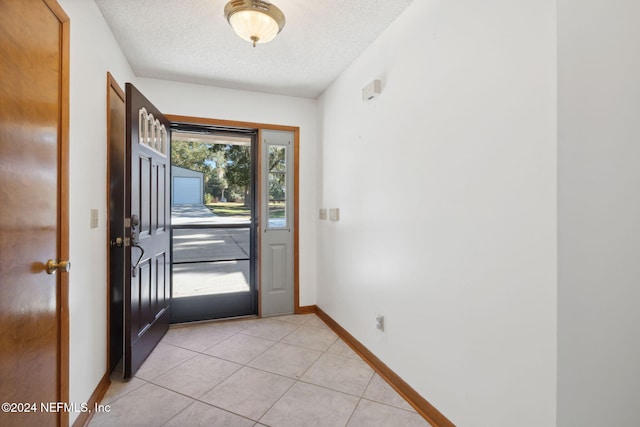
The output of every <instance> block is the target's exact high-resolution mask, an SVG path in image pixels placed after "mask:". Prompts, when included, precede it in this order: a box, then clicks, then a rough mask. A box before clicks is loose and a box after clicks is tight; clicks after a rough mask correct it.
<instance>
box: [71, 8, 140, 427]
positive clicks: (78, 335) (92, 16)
mask: <svg viewBox="0 0 640 427" xmlns="http://www.w3.org/2000/svg"><path fill="white" fill-rule="evenodd" d="M59 2H60V5H61V6H62V8H63V9H64V10H65V12H66V13H67V15H69V18H70V19H71V26H70V28H71V53H70V57H71V66H70V74H71V75H70V80H71V82H70V118H69V119H70V171H69V178H70V188H69V191H70V194H69V199H70V200H69V203H70V213H69V216H70V218H69V219H70V245H69V246H70V247H69V250H70V260H71V265H72V269H71V272H70V273H69V322H70V331H69V333H70V355H69V359H70V360H69V364H70V369H69V377H70V378H69V394H70V400H71V401H72V402H76V403H82V402H86V401H87V400H88V399H89V397H90V396H91V393H93V391H94V390H95V388H96V386H97V385H98V382H99V381H100V379H101V378H102V376H103V375H104V373H105V370H106V364H107V362H106V354H107V349H106V330H107V325H106V321H107V314H106V304H107V303H106V296H107V280H106V274H107V265H106V257H107V253H106V247H107V246H106V233H107V231H106V220H107V214H108V211H107V205H106V188H107V183H106V176H107V170H106V158H107V142H106V135H107V134H106V132H107V131H106V103H107V101H106V94H107V71H110V72H111V74H113V76H114V77H115V79H116V80H117V81H118V82H119V83H120V84H124V82H125V81H128V80H131V79H132V78H133V73H132V71H131V69H130V67H129V65H128V63H127V61H126V60H125V58H124V56H123V54H122V52H121V50H120V48H119V47H118V45H117V43H116V41H115V39H114V38H113V35H112V34H111V31H110V30H109V28H108V27H107V25H106V24H105V22H104V20H103V18H102V15H101V14H100V11H99V10H98V8H97V7H96V5H95V3H94V2H93V1H86V0H59ZM91 209H98V211H99V226H98V228H95V229H90V228H89V218H90V217H89V215H90V211H91ZM77 416H78V414H76V413H71V414H70V421H71V423H73V421H74V420H75V419H76V418H77Z"/></svg>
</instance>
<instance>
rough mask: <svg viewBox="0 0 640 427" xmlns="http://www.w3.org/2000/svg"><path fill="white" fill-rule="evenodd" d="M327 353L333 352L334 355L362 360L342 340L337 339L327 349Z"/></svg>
mask: <svg viewBox="0 0 640 427" xmlns="http://www.w3.org/2000/svg"><path fill="white" fill-rule="evenodd" d="M327 353H331V354H335V355H336V356H343V357H350V358H351V359H358V360H362V358H361V357H360V356H359V355H358V353H356V352H355V351H353V350H352V349H351V347H349V346H348V345H347V344H346V343H345V342H344V341H342V340H341V339H340V340H337V341H336V342H334V343H333V345H332V346H331V347H329V349H328V350H327Z"/></svg>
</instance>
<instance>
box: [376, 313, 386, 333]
mask: <svg viewBox="0 0 640 427" xmlns="http://www.w3.org/2000/svg"><path fill="white" fill-rule="evenodd" d="M376 329H379V330H381V331H382V332H384V316H383V315H380V316H377V317H376Z"/></svg>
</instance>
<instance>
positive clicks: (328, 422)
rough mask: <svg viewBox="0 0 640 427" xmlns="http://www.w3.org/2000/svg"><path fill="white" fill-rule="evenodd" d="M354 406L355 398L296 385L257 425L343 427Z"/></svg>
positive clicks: (298, 383) (323, 389) (308, 386)
mask: <svg viewBox="0 0 640 427" xmlns="http://www.w3.org/2000/svg"><path fill="white" fill-rule="evenodd" d="M357 403H358V398H357V397H355V396H351V395H348V394H344V393H340V392H338V391H333V390H327V389H326V388H322V387H318V386H314V385H312V384H305V383H302V382H297V383H296V384H294V386H293V387H291V389H290V390H289V391H288V392H286V393H285V395H284V396H282V398H281V399H280V400H279V401H278V403H276V404H275V405H274V406H273V408H271V409H270V410H269V411H268V412H267V413H266V414H265V415H264V417H262V418H261V419H260V422H261V423H264V424H266V425H268V426H272V427H300V426H313V427H325V426H326V427H336V426H344V425H345V424H346V423H347V421H348V420H349V417H350V416H351V414H352V413H353V410H354V408H355V407H356V405H357ZM400 425H401V424H397V426H400Z"/></svg>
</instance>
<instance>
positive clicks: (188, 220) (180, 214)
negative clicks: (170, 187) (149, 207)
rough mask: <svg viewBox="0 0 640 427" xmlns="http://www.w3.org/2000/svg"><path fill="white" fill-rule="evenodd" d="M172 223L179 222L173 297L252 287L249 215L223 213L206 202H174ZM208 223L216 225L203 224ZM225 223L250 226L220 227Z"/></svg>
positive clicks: (175, 230)
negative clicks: (237, 215) (214, 210)
mask: <svg viewBox="0 0 640 427" xmlns="http://www.w3.org/2000/svg"><path fill="white" fill-rule="evenodd" d="M171 223H172V225H174V226H177V227H176V228H174V229H173V263H174V265H173V297H175V298H179V297H186V296H196V295H210V294H218V293H229V292H248V291H249V283H250V277H249V276H250V272H249V270H250V268H249V266H250V263H249V261H248V259H249V258H250V246H249V242H250V234H249V233H250V230H249V224H250V221H249V219H246V218H240V219H239V218H230V217H219V216H217V215H214V214H213V213H212V212H211V210H209V209H208V208H207V207H206V206H204V205H198V204H194V205H176V206H172V207H171ZM206 224H211V225H212V226H215V228H213V227H212V228H202V225H206ZM224 224H246V226H247V228H219V227H220V225H224ZM189 225H197V226H198V228H188V226H189ZM182 227H185V228H182Z"/></svg>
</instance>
